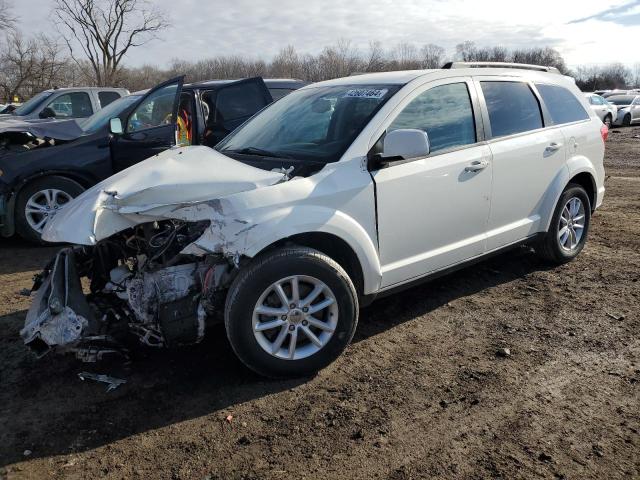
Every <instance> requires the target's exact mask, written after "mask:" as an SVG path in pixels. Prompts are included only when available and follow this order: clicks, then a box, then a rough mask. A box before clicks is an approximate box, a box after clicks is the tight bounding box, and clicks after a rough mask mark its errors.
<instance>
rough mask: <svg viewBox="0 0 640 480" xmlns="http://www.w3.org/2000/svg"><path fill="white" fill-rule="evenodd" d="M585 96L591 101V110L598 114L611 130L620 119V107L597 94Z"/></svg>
mask: <svg viewBox="0 0 640 480" xmlns="http://www.w3.org/2000/svg"><path fill="white" fill-rule="evenodd" d="M584 96H585V97H587V100H589V105H591V110H593V111H594V112H596V115H598V117H599V118H600V120H602V123H604V124H605V125H606V126H607V127H609V128H610V127H611V125H613V124H614V122H615V121H616V119H617V118H618V107H616V106H615V105H614V104H612V103H609V102H608V101H607V100H606V99H605V98H603V97H601V96H600V95H596V94H595V93H585V94H584Z"/></svg>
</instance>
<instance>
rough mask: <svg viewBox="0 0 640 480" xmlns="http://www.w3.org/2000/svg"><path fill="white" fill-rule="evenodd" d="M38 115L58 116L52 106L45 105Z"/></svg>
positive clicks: (41, 116) (45, 116) (42, 116)
mask: <svg viewBox="0 0 640 480" xmlns="http://www.w3.org/2000/svg"><path fill="white" fill-rule="evenodd" d="M38 116H39V117H40V118H56V112H54V111H53V109H52V108H51V107H44V108H43V109H42V111H41V112H40V114H39V115H38Z"/></svg>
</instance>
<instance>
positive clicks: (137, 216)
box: [42, 146, 284, 245]
mask: <svg viewBox="0 0 640 480" xmlns="http://www.w3.org/2000/svg"><path fill="white" fill-rule="evenodd" d="M283 178H284V174H283V173H278V172H271V171H266V170H261V169H259V168H255V167H251V166H249V165H245V164H243V163H241V162H238V161H236V160H233V159H231V158H229V157H226V156H224V155H222V154H221V153H219V152H217V151H215V150H213V149H211V148H209V147H203V146H192V147H182V148H172V149H169V150H166V151H164V152H162V153H160V154H159V155H156V156H154V157H151V158H149V159H147V160H145V161H144V162H141V163H138V164H136V165H134V166H132V167H130V168H128V169H126V170H123V171H122V172H119V173H117V174H116V175H113V176H112V177H109V178H108V179H106V180H104V181H102V182H100V183H99V184H97V185H95V186H94V187H92V188H90V189H89V190H87V191H85V192H84V193H83V194H82V195H80V196H78V197H77V198H76V199H74V200H73V201H72V202H70V203H69V204H68V205H66V206H65V207H64V209H63V210H61V211H60V212H59V213H58V214H57V215H56V216H55V217H54V218H52V219H51V220H49V222H48V223H47V226H46V227H45V229H44V232H43V234H42V238H43V239H44V240H46V241H49V242H67V243H75V244H82V245H93V244H95V243H96V242H97V241H100V240H102V239H104V238H108V237H110V236H111V235H113V234H114V233H117V232H119V231H122V230H124V229H126V228H129V227H132V226H135V225H139V224H141V223H144V222H148V221H153V220H154V219H155V218H154V217H153V215H151V216H145V212H148V211H149V210H151V209H157V208H158V207H162V206H167V205H179V206H186V205H189V204H195V203H199V202H205V201H209V200H214V199H219V198H221V197H224V196H227V195H231V194H233V193H238V192H243V191H247V190H253V189H256V188H260V187H264V186H268V185H273V184H275V183H278V182H279V181H281V180H282V179H283ZM174 208H175V207H174Z"/></svg>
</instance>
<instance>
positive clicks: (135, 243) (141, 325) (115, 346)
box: [20, 220, 236, 362]
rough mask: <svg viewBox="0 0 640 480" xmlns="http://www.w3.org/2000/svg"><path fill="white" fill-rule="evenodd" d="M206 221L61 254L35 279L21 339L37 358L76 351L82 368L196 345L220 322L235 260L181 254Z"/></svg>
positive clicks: (146, 227)
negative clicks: (131, 349) (136, 348)
mask: <svg viewBox="0 0 640 480" xmlns="http://www.w3.org/2000/svg"><path fill="white" fill-rule="evenodd" d="M208 226H209V222H208V221H199V222H185V221H180V220H166V221H160V222H151V223H143V224H140V225H138V226H136V227H133V228H130V229H127V230H124V231H122V232H120V233H118V234H117V235H114V236H112V237H110V238H108V239H105V240H103V241H100V242H98V243H97V244H96V245H95V246H77V247H70V248H64V249H62V250H61V251H60V252H59V253H58V254H57V255H56V256H55V257H54V259H53V260H52V261H51V262H50V263H49V265H47V267H46V268H45V269H44V271H43V272H42V273H41V274H39V275H38V276H37V277H36V281H35V284H34V287H33V291H37V292H36V294H35V298H34V301H33V302H32V305H31V308H30V309H29V312H28V313H27V319H26V322H25V327H24V328H23V329H22V331H21V332H20V334H21V336H22V338H23V339H24V342H25V344H26V345H27V346H28V347H29V348H31V349H32V350H33V351H34V352H35V353H36V355H38V356H43V355H45V354H46V353H48V352H49V351H51V350H56V351H58V352H62V353H64V352H72V353H74V354H75V355H76V356H77V358H78V359H80V360H82V361H85V362H95V361H97V360H101V359H102V358H103V357H104V356H105V355H111V354H115V355H124V356H126V355H127V351H128V346H130V345H131V344H132V341H133V342H134V343H135V342H138V343H141V344H143V345H146V346H149V347H176V346H181V345H188V344H193V343H198V342H200V341H201V340H202V338H203V337H204V334H205V330H206V326H207V323H208V322H215V321H216V320H219V318H220V314H221V312H222V311H223V306H224V304H223V302H224V292H225V290H226V288H227V287H228V285H229V284H230V282H231V280H232V278H233V276H234V274H235V270H236V268H235V265H234V260H233V259H231V258H227V257H225V256H223V255H221V254H212V255H205V256H192V255H185V254H182V253H180V252H181V251H182V250H183V249H184V248H185V246H187V245H188V244H190V243H192V242H193V241H194V240H196V239H197V238H198V237H200V236H201V235H202V233H203V231H204V230H205V229H206V228H207V227H208Z"/></svg>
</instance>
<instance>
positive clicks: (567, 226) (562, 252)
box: [536, 183, 591, 264]
mask: <svg viewBox="0 0 640 480" xmlns="http://www.w3.org/2000/svg"><path fill="white" fill-rule="evenodd" d="M590 221H591V203H590V202H589V196H588V195H587V192H586V191H585V190H584V188H583V187H582V186H580V185H576V184H574V183H570V184H569V185H568V186H567V188H565V190H564V192H562V195H560V199H559V200H558V204H557V205H556V209H555V211H554V214H553V218H552V219H551V225H550V226H549V231H548V232H547V233H546V234H545V236H544V237H543V238H542V240H541V241H540V242H539V244H538V245H537V248H536V250H537V252H538V254H539V255H540V256H541V257H542V258H544V259H545V260H548V261H550V262H552V263H556V264H562V263H566V262H569V261H571V260H573V259H574V258H575V257H577V256H578V254H579V253H580V252H581V251H582V249H583V248H584V244H585V242H586V241H587V233H588V232H589V224H590Z"/></svg>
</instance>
